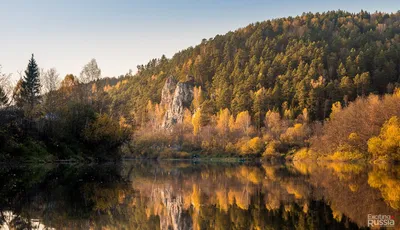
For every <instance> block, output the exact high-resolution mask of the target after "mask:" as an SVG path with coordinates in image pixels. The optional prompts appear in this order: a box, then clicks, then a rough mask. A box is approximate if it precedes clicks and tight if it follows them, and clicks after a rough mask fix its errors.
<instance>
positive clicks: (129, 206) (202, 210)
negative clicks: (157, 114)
mask: <svg viewBox="0 0 400 230" xmlns="http://www.w3.org/2000/svg"><path fill="white" fill-rule="evenodd" d="M0 185H1V187H0V217H1V218H0V226H1V228H2V229H325V228H329V229H344V228H361V227H366V226H367V215H368V214H388V215H393V216H394V217H395V218H396V219H395V221H396V224H397V225H396V226H398V224H400V220H399V216H400V215H399V214H400V210H399V209H400V167H399V166H393V165H378V166H374V167H371V166H369V165H367V164H365V165H362V164H361V165H360V164H337V163H319V164H305V163H299V162H295V163H293V164H286V165H274V164H257V163H245V164H244V163H242V164H235V163H213V164H211V163H192V162H176V161H175V162H174V161H171V162H166V163H157V162H136V161H133V162H124V163H122V164H119V165H114V164H109V165H94V166H69V165H58V166H55V165H47V166H40V167H32V166H19V167H15V166H13V167H11V166H5V165H3V166H2V167H1V169H0Z"/></svg>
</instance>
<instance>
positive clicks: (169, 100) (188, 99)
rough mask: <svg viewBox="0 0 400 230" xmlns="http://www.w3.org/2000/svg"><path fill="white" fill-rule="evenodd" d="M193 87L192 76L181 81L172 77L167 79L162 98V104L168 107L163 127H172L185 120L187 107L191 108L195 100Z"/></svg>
mask: <svg viewBox="0 0 400 230" xmlns="http://www.w3.org/2000/svg"><path fill="white" fill-rule="evenodd" d="M174 86H175V87H174ZM193 87H194V85H193V80H192V78H189V80H188V81H186V82H179V83H176V80H174V79H173V78H171V77H170V78H168V79H167V80H166V82H165V85H164V87H163V90H162V98H161V104H162V105H164V106H165V108H166V112H165V116H164V120H163V123H162V127H163V128H165V129H170V128H171V127H172V126H173V125H175V124H180V123H182V122H183V116H184V111H185V108H189V107H190V105H191V104H192V101H193ZM172 91H173V94H172Z"/></svg>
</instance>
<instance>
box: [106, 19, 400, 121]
mask: <svg viewBox="0 0 400 230" xmlns="http://www.w3.org/2000/svg"><path fill="white" fill-rule="evenodd" d="M399 33H400V12H397V13H393V14H385V13H378V12H377V13H373V14H371V13H368V12H365V11H361V12H360V13H357V14H353V13H348V12H344V11H329V12H326V13H315V14H313V13H304V14H302V15H301V16H297V17H288V18H280V19H274V20H268V21H264V22H257V23H254V24H250V25H248V26H246V27H244V28H241V29H238V30H236V31H234V32H228V33H227V34H225V35H217V36H215V37H214V38H210V39H208V40H207V39H204V40H203V41H202V43H201V44H199V45H197V46H195V47H190V48H188V49H185V50H182V51H180V52H178V53H176V54H175V55H174V56H173V57H172V58H171V59H167V58H166V57H165V56H163V57H161V58H160V59H153V60H151V61H150V62H149V63H148V64H147V65H141V66H138V73H137V74H136V75H135V76H133V77H131V78H130V79H129V81H128V84H125V85H124V86H123V87H122V89H119V90H114V91H112V92H111V96H112V98H113V107H112V112H114V113H118V114H120V115H121V114H122V115H125V116H128V115H129V114H134V115H135V120H136V121H141V120H143V119H142V118H141V116H142V115H143V114H144V113H143V111H144V110H145V106H146V103H147V101H148V100H151V101H153V102H159V100H160V95H161V88H162V86H163V83H164V80H165V78H166V77H167V76H169V75H173V76H176V77H177V78H179V79H181V80H184V78H185V76H186V75H188V74H189V75H193V76H194V78H195V82H196V84H197V85H198V86H201V89H202V91H203V93H204V97H205V98H204V100H203V101H211V103H212V104H213V105H215V106H214V109H215V111H213V112H214V114H216V113H217V112H218V111H219V110H220V109H224V108H229V110H230V111H231V112H232V113H233V114H234V115H237V114H238V113H240V112H242V111H249V112H250V115H251V116H252V119H253V120H254V121H255V122H256V124H257V126H260V125H262V122H261V117H262V116H263V114H264V113H265V112H266V111H268V110H277V111H279V112H280V113H281V114H282V115H283V114H284V113H285V111H286V113H287V114H288V115H291V116H293V117H296V116H297V115H299V114H301V113H302V111H303V109H307V110H308V113H309V118H310V119H311V120H323V119H324V118H327V117H329V113H330V108H331V105H332V104H333V103H335V102H337V101H342V102H343V104H344V105H347V103H348V102H349V101H352V100H354V99H355V98H356V97H357V96H362V95H367V94H369V93H377V94H384V93H386V92H391V91H392V90H393V88H394V87H395V86H396V85H397V84H398V82H399V77H400V35H399ZM125 101H128V103H122V102H125Z"/></svg>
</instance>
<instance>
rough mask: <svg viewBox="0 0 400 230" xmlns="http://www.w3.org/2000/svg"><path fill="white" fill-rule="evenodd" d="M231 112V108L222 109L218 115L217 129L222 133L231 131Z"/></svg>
mask: <svg viewBox="0 0 400 230" xmlns="http://www.w3.org/2000/svg"><path fill="white" fill-rule="evenodd" d="M230 117H231V112H230V111H229V109H224V110H220V111H219V113H218V115H217V130H218V133H219V134H220V135H224V134H226V133H228V132H229V119H230Z"/></svg>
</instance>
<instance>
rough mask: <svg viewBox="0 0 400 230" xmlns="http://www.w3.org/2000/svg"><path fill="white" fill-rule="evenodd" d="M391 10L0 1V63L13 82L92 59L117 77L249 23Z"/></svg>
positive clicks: (364, 0) (227, 0) (284, 2)
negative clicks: (36, 70)
mask: <svg viewBox="0 0 400 230" xmlns="http://www.w3.org/2000/svg"><path fill="white" fill-rule="evenodd" d="M338 9H342V10H346V11H350V12H359V11H360V10H361V9H363V10H367V11H369V12H375V11H383V12H396V11H398V10H400V1H399V0H379V1H378V0H334V1H327V0H318V1H317V0H308V1H299V0H278V1H276V0H275V1H272V0H264V1H260V0H242V1H239V0H218V1H217V0H194V1H192V0H169V1H168V0H158V1H151V0H147V1H145V0H143V1H142V0H140V1H139V0H136V1H134V0H131V1H127V0H125V1H123V0H108V1H105V0H96V1H93V0H68V1H64V0H58V1H57V0H36V1H32V0H7V1H6V0H0V65H1V66H2V69H1V71H2V72H3V73H11V74H12V79H13V80H14V81H16V79H18V78H19V75H18V74H17V73H18V72H19V71H23V70H24V69H26V66H27V64H28V60H29V58H30V56H31V54H32V53H34V54H35V58H36V60H37V63H38V65H39V67H40V68H43V69H49V68H53V67H55V68H56V69H57V70H58V72H59V73H60V76H61V77H63V76H65V75H66V74H69V73H72V74H74V75H77V76H79V73H80V71H81V70H82V67H83V66H84V65H85V64H86V63H88V62H89V61H90V60H91V59H92V58H95V59H96V60H97V63H98V65H99V67H100V68H101V70H102V76H104V77H105V76H109V77H112V76H119V75H121V74H125V73H127V72H128V71H129V69H132V70H133V71H134V72H136V66H137V65H140V64H146V63H147V62H148V61H149V60H150V59H152V58H159V57H161V55H163V54H165V55H166V56H167V57H172V55H173V54H174V53H176V52H178V51H179V50H182V49H185V48H188V47H190V46H194V45H197V44H199V43H200V42H201V40H202V39H203V38H206V39H208V38H211V37H214V36H215V35H217V34H225V33H227V32H229V31H234V30H236V29H238V28H241V27H244V26H246V25H248V24H250V23H254V22H257V21H264V20H267V19H273V18H278V17H287V16H296V15H301V14H302V13H303V12H324V11H328V10H338Z"/></svg>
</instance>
